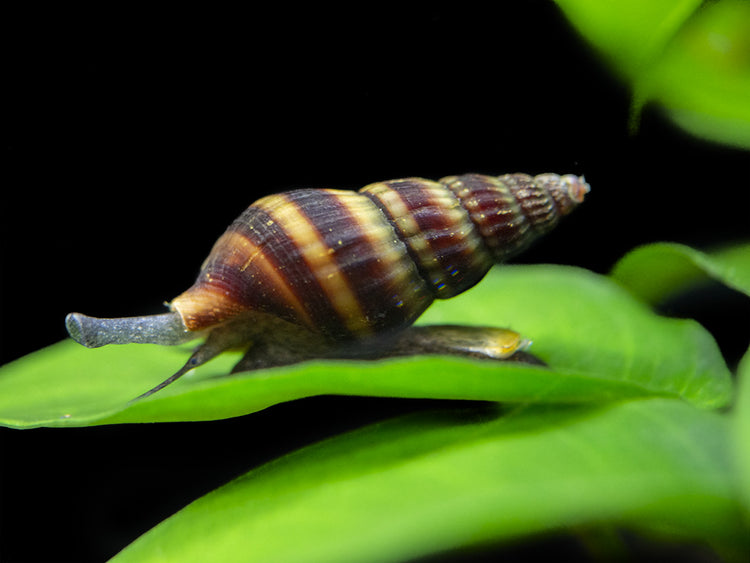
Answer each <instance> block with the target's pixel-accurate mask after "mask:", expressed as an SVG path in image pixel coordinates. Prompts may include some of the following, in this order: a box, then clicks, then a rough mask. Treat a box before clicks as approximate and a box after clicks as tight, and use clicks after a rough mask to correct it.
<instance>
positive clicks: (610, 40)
mask: <svg viewBox="0 0 750 563" xmlns="http://www.w3.org/2000/svg"><path fill="white" fill-rule="evenodd" d="M556 1H557V4H558V6H560V8H561V9H562V10H563V12H564V13H565V15H566V17H567V18H568V19H569V21H570V22H571V23H572V25H573V26H574V27H575V28H576V29H577V30H578V32H579V33H580V34H581V35H582V36H583V37H584V38H585V39H586V40H587V41H588V42H589V43H590V44H591V45H592V46H593V47H594V48H595V49H596V50H597V51H598V52H599V53H600V55H601V56H602V57H603V59H604V60H605V61H606V62H607V63H608V65H609V66H610V67H611V68H612V70H613V71H614V72H615V73H616V74H617V75H618V76H619V77H620V78H622V79H624V80H625V81H626V82H627V83H628V84H629V86H630V88H631V90H632V93H633V107H632V115H631V118H632V124H633V126H637V122H638V118H639V115H640V113H641V111H642V109H643V107H644V105H645V104H647V103H649V102H655V103H657V104H658V105H659V106H660V107H662V108H663V109H664V110H665V111H666V112H667V114H668V115H669V116H670V118H671V119H672V121H673V122H675V123H676V124H677V125H679V126H680V127H682V128H683V129H684V130H685V131H688V132H690V133H691V134H693V135H696V136H698V137H701V138H704V139H709V140H712V141H718V142H721V143H725V144H728V145H732V146H737V147H743V148H750V3H748V2H746V1H744V0H720V1H717V2H707V3H704V2H701V1H700V0H671V1H667V0H665V1H661V2H652V1H650V0H609V1H606V2H601V1H596V0H556Z"/></svg>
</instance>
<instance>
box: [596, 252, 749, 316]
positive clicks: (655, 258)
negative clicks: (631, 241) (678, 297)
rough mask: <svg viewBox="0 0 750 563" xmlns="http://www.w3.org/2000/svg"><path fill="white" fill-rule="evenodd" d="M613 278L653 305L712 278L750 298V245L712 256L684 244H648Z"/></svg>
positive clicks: (627, 258) (623, 260) (620, 266)
mask: <svg viewBox="0 0 750 563" xmlns="http://www.w3.org/2000/svg"><path fill="white" fill-rule="evenodd" d="M611 275H612V277H613V278H614V279H615V280H617V281H618V282H619V283H621V284H622V285H624V286H625V287H627V288H628V289H629V290H630V291H632V292H633V293H634V294H636V295H637V296H639V297H640V298H641V299H644V300H645V301H647V302H649V303H651V304H655V303H658V302H660V301H661V300H662V299H664V298H665V297H667V296H669V295H670V294H674V293H676V292H678V291H680V290H682V289H685V288H687V287H689V286H691V285H695V284H697V283H700V282H704V281H707V280H709V279H713V280H716V281H718V282H720V283H723V284H725V285H727V286H729V287H731V288H733V289H736V290H737V291H741V292H743V293H745V294H746V295H748V296H750V243H745V244H738V245H734V246H731V247H728V248H724V249H721V250H718V251H715V252H711V253H704V252H700V251H698V250H695V249H693V248H690V247H688V246H684V245H681V244H674V243H665V242H660V243H654V244H648V245H645V246H641V247H639V248H636V249H635V250H632V251H631V252H629V253H628V254H626V255H625V256H623V258H621V259H620V261H619V262H618V263H617V264H615V267H614V268H613V269H612V273H611Z"/></svg>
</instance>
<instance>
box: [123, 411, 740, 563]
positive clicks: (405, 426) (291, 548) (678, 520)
mask: <svg viewBox="0 0 750 563" xmlns="http://www.w3.org/2000/svg"><path fill="white" fill-rule="evenodd" d="M729 448H730V444H729V421H728V420H727V418H726V417H722V416H720V415H717V414H714V413H711V412H706V411H700V410H697V409H695V408H693V407H691V406H689V405H687V404H686V403H684V402H681V401H675V400H662V399H652V400H647V401H635V402H628V403H622V404H617V405H615V406H609V407H591V406H589V407H581V406H579V407H562V406H557V407H553V406H548V407H546V408H542V407H531V408H526V409H521V410H519V411H516V412H514V413H511V414H510V415H509V416H498V411H497V410H496V409H495V408H493V409H485V410H471V411H470V410H467V411H464V412H458V413H456V412H454V413H434V414H424V413H423V414H421V415H418V416H411V417H406V418H401V419H397V420H394V421H389V422H385V423H381V424H376V425H374V426H371V427H368V428H365V429H362V430H359V431H356V432H353V433H350V434H346V435H343V436H339V437H336V438H333V439H331V440H328V441H326V442H323V443H320V444H317V445H313V446H310V447H307V448H304V449H302V450H300V451H297V452H294V453H292V454H290V455H288V456H286V457H284V458H281V459H279V460H276V461H274V462H271V463H269V464H267V465H265V466H262V467H260V468H258V469H256V470H253V471H251V472H249V473H248V474H246V475H244V476H243V477H240V478H239V479H237V480H235V481H233V482H231V483H229V484H228V485H226V486H224V487H222V488H220V489H218V490H216V491H214V492H212V493H210V494H208V495H206V496H205V497H203V498H201V499H199V500H197V501H195V502H194V503H192V504H190V505H189V506H187V507H186V508H185V509H183V510H182V511H180V512H179V513H177V514H176V515H174V516H172V517H171V518H169V519H167V520H166V521H164V522H162V523H161V524H160V525H158V526H157V527H156V528H154V529H153V530H151V531H150V532H148V533H146V534H145V535H144V536H142V537H141V538H139V539H138V540H136V541H135V542H134V543H133V544H131V545H130V546H129V547H127V548H126V549H125V550H124V551H122V552H121V553H120V554H119V555H118V556H116V557H115V558H114V559H113V561H114V562H116V563H125V562H128V561H138V562H139V563H143V562H149V561H180V562H181V563H186V562H190V561H201V562H203V561H227V562H230V561H248V562H249V561H274V562H277V563H281V562H286V561H289V562H295V563H305V562H327V563H335V562H338V561H341V562H349V561H358V562H376V561H403V560H410V559H412V558H414V557H418V556H420V555H424V554H428V553H435V552H440V551H444V550H449V549H456V548H461V547H465V546H475V545H481V544H483V543H486V542H488V541H493V542H497V541H500V540H508V539H514V538H520V537H524V536H528V535H529V534H534V533H539V532H544V531H552V530H558V531H559V530H560V529H566V528H570V527H576V526H581V525H587V526H590V525H596V524H597V523H603V522H608V523H611V522H615V523H617V524H618V525H621V526H627V527H630V528H633V529H636V530H648V531H651V532H654V531H660V530H661V531H668V532H669V534H670V535H671V537H674V536H675V535H677V536H678V537H682V538H697V539H705V540H709V541H711V542H712V543H713V544H715V545H718V546H720V547H722V548H724V549H729V550H734V551H737V552H742V550H743V549H747V547H748V545H749V544H748V537H750V536H748V535H747V529H746V528H743V527H742V524H741V519H740V517H739V516H740V508H739V506H738V505H737V501H736V498H735V491H734V489H733V476H732V474H731V471H730V469H729V467H730V451H729Z"/></svg>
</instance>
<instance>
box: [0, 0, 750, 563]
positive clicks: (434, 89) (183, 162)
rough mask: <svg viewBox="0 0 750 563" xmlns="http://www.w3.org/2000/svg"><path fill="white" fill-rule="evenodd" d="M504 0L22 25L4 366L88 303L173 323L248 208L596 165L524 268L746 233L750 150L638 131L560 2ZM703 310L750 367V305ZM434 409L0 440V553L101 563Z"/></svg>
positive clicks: (364, 408)
mask: <svg viewBox="0 0 750 563" xmlns="http://www.w3.org/2000/svg"><path fill="white" fill-rule="evenodd" d="M499 4H501V6H498V7H494V8H493V9H492V10H491V11H490V10H488V9H487V8H475V7H454V8H450V9H448V8H445V9H441V8H429V9H417V8H410V9H402V8H399V9H383V8H378V6H377V5H375V4H373V5H371V6H370V7H369V8H368V7H362V6H360V7H358V8H357V9H356V10H353V9H351V8H341V9H339V10H336V11H329V12H325V11H323V10H319V9H318V8H317V7H315V5H314V6H313V7H305V8H299V7H294V8H291V7H290V8H281V9H278V10H275V11H274V10H254V9H247V10H245V11H222V9H220V8H206V7H200V6H196V7H195V8H192V9H190V8H185V7H180V8H179V9H177V8H175V9H174V11H166V10H163V11H158V12H157V11H154V10H152V9H142V10H135V9H127V8H122V10H121V11H119V12H118V11H116V10H115V9H107V10H105V11H100V12H96V11H94V12H91V11H85V12H84V11H81V12H76V11H72V10H71V9H70V8H69V7H65V8H60V9H58V10H59V11H55V12H43V13H42V12H40V13H36V14H24V15H23V16H19V17H18V18H10V19H8V21H7V22H6V23H7V25H8V26H9V27H10V28H11V29H10V32H11V34H10V37H11V41H10V42H9V43H10V47H9V49H8V50H7V52H6V55H8V57H7V58H8V59H9V60H8V62H9V64H8V66H7V67H6V80H5V87H4V90H6V91H7V92H8V93H9V94H10V98H9V99H7V100H6V101H5V102H4V104H3V107H4V110H5V111H4V112H3V113H4V117H5V120H6V122H7V125H8V126H7V127H5V128H4V129H5V140H4V144H3V147H2V149H3V152H4V157H5V158H4V160H5V164H4V165H3V174H2V175H3V178H4V181H3V185H4V186H5V189H4V190H3V192H4V203H3V204H2V206H1V207H0V214H1V215H0V216H1V218H2V223H1V224H0V228H2V239H1V240H2V243H1V244H2V246H1V251H2V256H1V259H2V260H1V262H0V268H2V277H1V278H0V284H1V285H0V337H1V339H0V354H1V360H2V363H5V362H8V361H11V360H13V359H15V358H18V357H20V356H22V355H24V354H26V353H29V352H31V351H33V350H36V349H38V348H40V347H42V346H45V345H49V344H52V343H54V342H56V341H58V340H60V339H62V338H64V337H65V336H66V335H65V332H64V327H63V318H64V316H65V314H66V313H67V312H69V311H72V310H78V311H81V312H85V313H88V314H93V315H99V316H126V315H135V314H148V313H153V312H160V311H161V310H162V307H163V306H162V303H163V302H164V301H167V300H169V299H171V298H172V297H174V296H175V295H177V294H178V293H180V292H181V291H182V290H183V289H185V288H186V287H187V286H189V285H190V284H191V283H192V281H193V279H194V277H195V275H196V274H197V271H198V267H199V265H200V263H201V261H202V260H203V258H204V257H205V255H206V254H207V253H208V250H209V249H210V247H211V244H212V243H213V241H214V240H215V238H216V237H217V236H218V235H219V234H221V232H222V231H223V230H224V228H225V227H226V226H227V225H228V223H229V222H230V221H231V220H232V219H234V217H235V216H237V215H238V214H239V213H240V212H241V211H242V210H243V209H244V208H245V207H246V206H247V205H249V204H250V203H251V202H252V201H253V200H255V199H257V197H258V196H260V195H263V194H266V193H270V192H276V191H281V190H285V189H289V188H293V187H321V188H322V187H330V188H358V187H361V186H363V185H365V184H367V183H369V182H372V181H377V180H384V179H390V178H397V177H403V176H423V177H428V178H438V177H440V176H443V175H448V174H458V173H464V172H471V171H475V172H483V173H492V174H501V173H506V172H515V171H523V172H529V173H540V172H547V171H553V172H559V173H576V174H585V175H586V179H587V180H588V181H589V182H590V183H591V185H592V188H593V191H592V193H591V194H590V196H589V198H588V200H587V202H586V205H585V206H584V207H582V208H581V209H580V210H578V211H577V212H576V214H575V215H574V216H573V217H572V218H570V219H569V220H568V221H567V222H566V223H565V224H564V225H562V226H561V227H560V228H559V229H558V230H557V231H556V232H555V233H554V234H553V235H552V236H550V237H549V238H548V239H547V240H545V241H543V242H542V243H540V244H538V245H537V246H536V247H534V248H533V249H532V250H531V251H529V252H528V253H527V254H526V255H524V256H523V257H522V258H520V259H519V261H521V262H555V263H564V264H573V265H579V266H583V267H586V268H590V269H593V270H595V271H597V272H602V273H604V272H607V270H608V269H609V268H610V267H611V265H612V264H613V263H614V262H615V261H616V260H617V258H618V257H620V256H621V255H622V254H623V253H624V252H626V251H627V250H628V249H630V248H632V247H633V246H635V245H638V244H641V243H645V242H650V241H655V240H672V241H677V242H683V243H687V244H693V245H698V246H708V245H714V244H719V243H722V242H726V241H730V240H734V239H740V238H745V239H747V238H748V207H749V206H750V190H749V189H748V183H747V178H748V171H749V167H748V158H747V157H748V155H747V153H742V152H740V151H737V150H732V149H728V148H726V147H721V146H717V145H713V144H709V143H706V142H703V141H700V140H696V139H693V138H691V137H689V136H687V135H685V134H683V133H681V132H680V131H678V130H676V129H675V128H674V127H672V126H671V125H670V124H669V123H668V122H667V121H666V120H665V119H664V118H663V117H662V116H661V114H660V113H659V112H658V111H657V110H653V109H648V110H647V111H646V112H645V114H644V116H643V120H642V124H641V128H640V131H639V132H638V134H637V135H635V136H632V135H629V134H628V129H627V120H628V111H629V98H628V93H627V90H626V88H624V87H623V85H622V84H620V83H618V82H617V81H616V80H614V79H613V78H612V77H611V76H610V74H609V73H608V71H607V69H606V68H605V67H604V66H603V65H602V64H601V63H600V62H599V61H598V60H597V59H596V58H595V57H593V56H592V55H591V54H590V52H589V50H588V48H587V47H586V45H585V44H584V43H583V42H582V41H581V40H580V39H579V38H578V37H577V36H576V35H575V33H574V32H572V31H571V30H570V29H569V28H568V27H567V25H566V23H565V21H564V20H563V19H562V18H561V17H560V15H559V14H558V12H557V10H556V9H555V7H554V6H553V5H552V4H551V3H550V2H544V1H533V2H518V3H513V4H511V3H499ZM704 297H705V298H702V299H700V300H698V302H697V304H696V301H693V302H692V305H690V307H688V310H686V311H683V310H682V309H681V308H680V307H681V306H682V305H680V304H679V303H677V304H674V306H673V310H672V311H671V312H674V313H675V314H680V313H683V312H684V313H685V314H692V315H697V316H700V318H701V320H702V322H704V324H706V325H707V326H709V328H711V330H714V331H716V333H717V335H719V336H720V343H721V345H722V347H723V349H725V351H727V353H728V354H729V355H730V356H731V357H732V358H736V357H738V356H739V354H740V353H741V351H742V349H743V348H744V346H746V344H747V323H746V322H745V321H746V320H747V318H748V317H750V315H749V314H748V309H747V306H746V304H745V301H744V300H742V299H740V298H739V297H738V296H737V295H736V294H734V293H732V292H729V291H720V290H712V292H711V293H710V294H706V295H705V296H704ZM683 305H684V304H683ZM727 305H729V306H728V307H727ZM743 307H744V308H743ZM726 311H730V314H729V315H728V316H727V313H726ZM735 323H736V326H741V327H743V328H741V329H737V328H735ZM726 326H732V329H731V330H725V329H724V328H723V327H726ZM743 330H744V332H743ZM426 403H427V404H426ZM434 404H435V403H429V402H420V401H387V400H370V399H357V398H332V397H327V398H317V399H311V400H305V401H298V402H296V403H293V404H288V405H280V406H277V407H273V408H272V409H269V410H267V411H264V412H261V413H257V414H253V415H251V416H248V417H242V418H239V419H236V420H229V421H220V422H212V423H201V424H199V423H195V424H163V425H148V426H120V427H104V428H91V429H73V430H49V429H46V430H45V429H41V430H33V431H27V432H19V431H10V430H7V429H0V430H1V432H0V448H1V452H2V453H1V455H2V461H1V466H0V493H1V494H2V498H0V510H1V511H2V512H1V513H0V534H1V535H0V559H2V561H42V560H47V561H50V560H53V561H54V560H57V561H89V560H91V561H96V560H102V559H104V558H106V557H108V556H111V555H112V554H114V553H115V552H116V551H117V550H118V549H120V548H122V547H123V546H124V545H126V544H127V543H128V542H129V541H131V540H132V539H134V538H135V537H136V536H137V535H139V534H140V533H141V532H143V531H145V530H147V529H148V528H150V527H151V526H153V525H154V524H156V523H157V522H158V521H159V520H160V519H162V518H164V517H166V516H167V515H169V514H171V513H172V512H174V511H175V510H177V509H178V508H180V507H181V506H183V505H184V504H186V503H187V502H189V501H190V500H192V499H193V498H196V497H197V496H199V495H200V494H202V493H203V492H206V491H208V490H211V489H212V488H214V487H216V486H217V485H219V484H221V483H223V482H225V481H226V480H228V479H230V478H231V477H233V476H235V475H238V474H241V473H242V472H244V471H245V470H247V469H248V468H250V467H253V466H256V465H257V464H259V463H261V462H263V461H265V460H268V459H271V458H273V457H275V456H277V455H280V454H282V453H284V452H286V451H289V450H290V449H293V448H295V447H298V446H301V445H304V444H306V443H309V442H310V441H313V440H317V439H319V438H322V437H325V436H327V435H330V434H333V433H336V432H338V431H339V430H341V429H342V428H353V427H357V426H359V425H361V424H363V423H365V422H368V421H371V420H377V419H380V418H384V417H386V416H389V415H391V414H394V413H398V412H404V411H408V410H413V409H417V408H427V407H428V406H434ZM39 538H42V541H39ZM538 546H539V544H538V543H533V542H532V543H530V544H528V545H524V546H521V547H520V548H515V549H518V550H519V551H518V552H516V551H514V552H513V553H514V554H516V555H518V557H519V558H521V559H522V560H525V559H529V558H532V557H533V556H534V555H535V554H537V553H538V551H539V549H540V548H539V547H538ZM545 546H546V547H550V548H554V549H556V550H563V553H566V551H565V550H569V551H570V552H571V553H572V554H573V555H578V552H577V547H576V546H571V545H569V544H568V543H566V542H564V541H561V540H557V539H553V540H550V542H548V543H544V544H542V548H545ZM462 560H466V559H465V558H464V559H462Z"/></svg>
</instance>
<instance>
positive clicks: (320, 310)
mask: <svg viewBox="0 0 750 563" xmlns="http://www.w3.org/2000/svg"><path fill="white" fill-rule="evenodd" d="M587 191H588V185H587V184H586V183H585V182H584V180H583V179H582V178H578V177H576V176H558V175H556V174H542V175H539V176H536V177H532V176H528V175H525V174H508V175H505V176H499V177H492V176H483V175H478V174H465V175H462V176H449V177H446V178H443V179H442V180H440V181H439V182H434V181H430V180H425V179H422V178H406V179H400V180H391V181H387V182H378V183H375V184H370V185H368V186H366V187H364V188H362V189H361V190H360V191H359V192H352V191H342V190H311V189H302V190H293V191H290V192H285V193H282V194H276V195H271V196H267V197H264V198H262V199H260V200H258V201H257V202H255V203H254V204H253V205H251V206H250V207H249V208H248V209H247V210H245V212H244V213H243V214H242V215H240V217H238V218H237V219H236V220H235V221H234V222H233V223H232V224H231V225H230V227H229V228H228V229H227V231H226V232H225V233H224V234H223V235H222V236H221V237H220V238H219V240H218V241H217V242H216V244H215V245H214V247H213V249H212V251H211V253H210V254H209V257H208V258H207V259H206V261H205V262H204V263H203V266H202V267H201V272H200V274H199V276H198V279H197V280H196V282H195V284H194V285H193V286H192V287H191V288H190V289H188V290H187V291H186V292H185V293H183V294H182V295H180V296H178V297H177V298H175V299H174V300H173V301H172V303H171V307H172V308H173V310H175V311H177V312H178V313H179V314H180V315H181V317H182V319H183V322H184V323H185V326H186V327H187V328H188V329H189V330H201V329H204V328H210V327H212V326H214V325H217V324H220V323H223V322H225V321H227V320H229V319H232V318H234V317H237V316H241V315H251V314H252V313H254V312H260V313H268V314H272V315H275V316H278V317H280V318H282V319H285V320H287V321H290V322H293V323H295V324H300V325H303V326H306V327H308V328H309V329H311V330H313V331H315V332H319V333H321V334H323V335H325V336H327V337H330V338H332V339H347V338H360V337H366V336H369V335H374V334H381V333H383V332H385V331H389V330H398V329H399V328H403V327H406V326H408V325H410V324H412V323H413V322H414V321H415V320H416V319H417V318H418V317H419V316H420V315H421V314H422V313H423V312H424V311H425V309H427V307H428V306H429V305H430V304H431V303H432V302H433V300H434V299H442V298H448V297H452V296H454V295H457V294H458V293H461V292H463V291H466V290H467V289H469V288H470V287H472V286H473V285H474V284H476V283H477V282H478V281H479V280H480V279H481V278H482V277H483V276H484V275H485V274H486V273H487V271H488V270H489V269H490V267H491V266H492V264H493V263H495V262H500V261H503V260H505V259H507V258H509V257H510V256H512V255H514V254H516V253H518V252H520V251H521V250H523V249H524V248H525V247H527V246H528V245H529V244H530V243H531V242H532V241H533V240H534V239H536V238H538V237H539V236H541V235H543V234H544V233H546V232H548V231H549V230H550V229H551V228H553V227H554V226H555V224H557V222H558V221H559V219H560V217H562V216H563V215H566V214H567V213H569V212H570V211H571V210H572V209H573V208H574V207H575V206H576V205H577V204H578V203H580V202H581V201H582V199H583V196H584V195H585V193H586V192H587Z"/></svg>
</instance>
